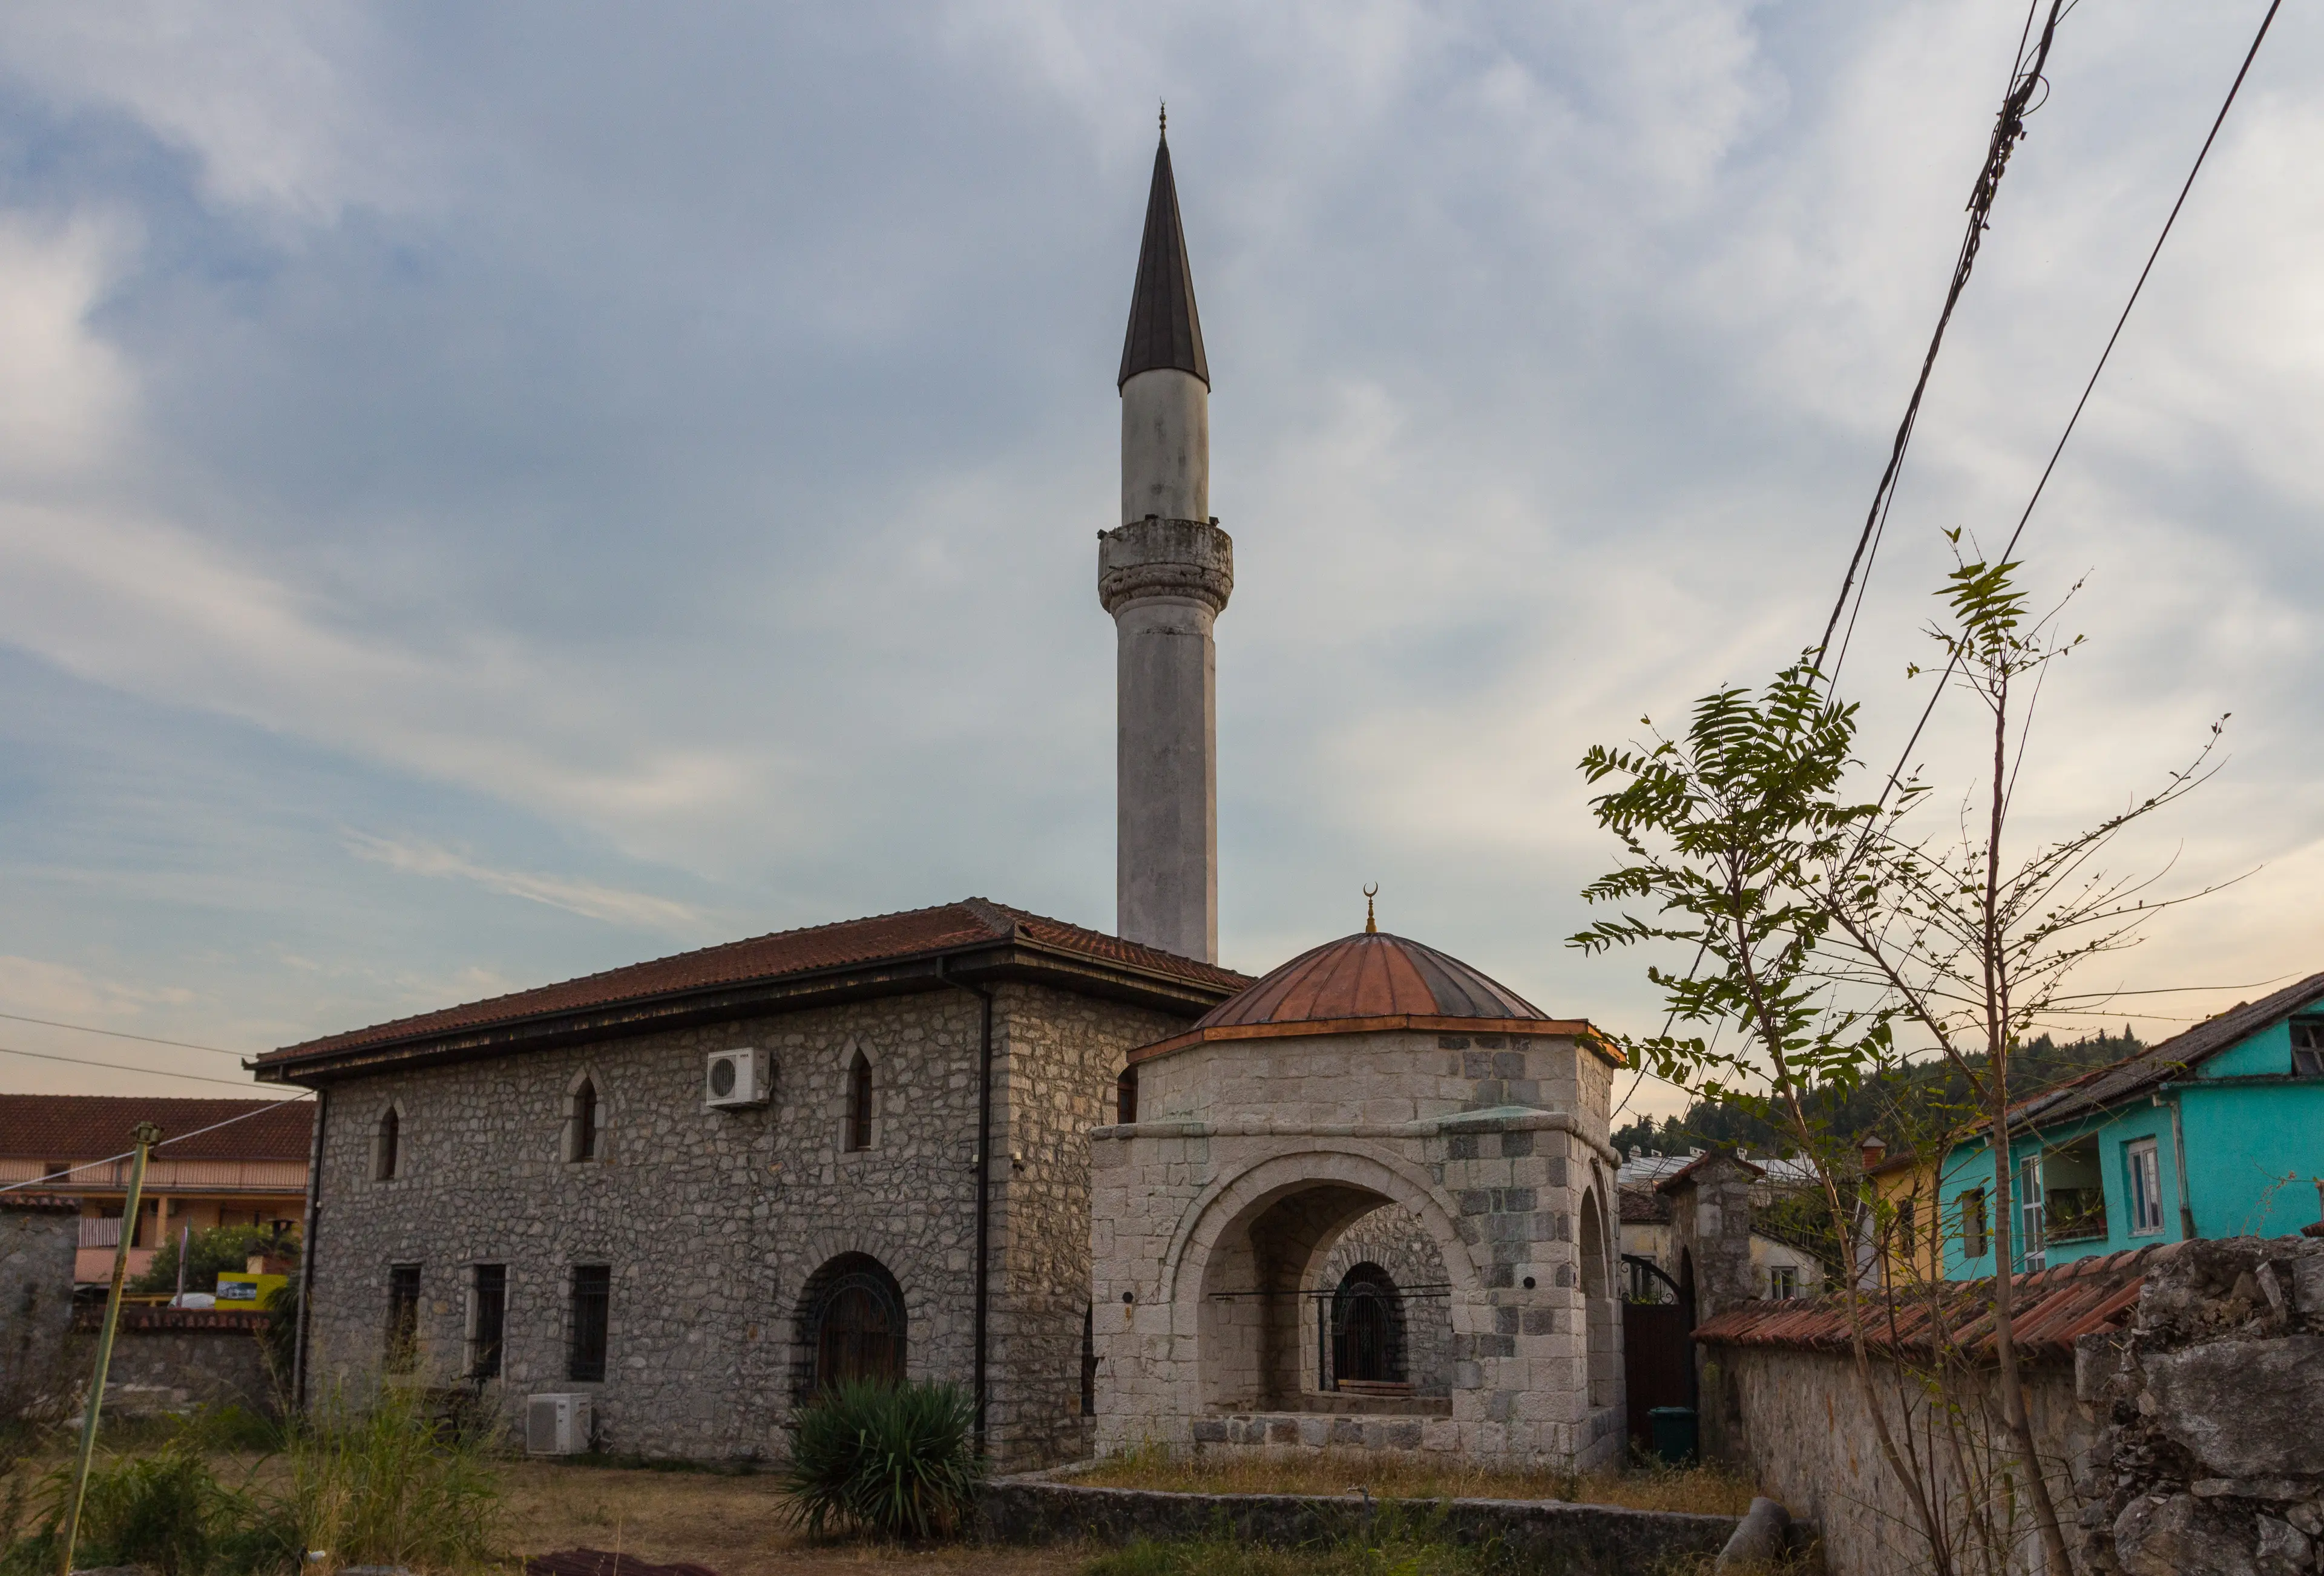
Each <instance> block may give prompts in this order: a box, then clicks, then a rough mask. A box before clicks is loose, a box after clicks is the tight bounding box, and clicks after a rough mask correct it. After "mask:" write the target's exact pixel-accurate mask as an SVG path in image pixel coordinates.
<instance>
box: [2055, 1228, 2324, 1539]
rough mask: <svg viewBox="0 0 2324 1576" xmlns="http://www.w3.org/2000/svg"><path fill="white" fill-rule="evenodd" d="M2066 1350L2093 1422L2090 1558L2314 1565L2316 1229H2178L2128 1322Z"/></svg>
mask: <svg viewBox="0 0 2324 1576" xmlns="http://www.w3.org/2000/svg"><path fill="white" fill-rule="evenodd" d="M2075 1357H2076V1366H2077V1369H2078V1370H2079V1372H2080V1394H2081V1397H2082V1399H2083V1401H2084V1402H2085V1404H2086V1405H2088V1407H2089V1410H2090V1411H2091V1412H2092V1413H2093V1414H2094V1415H2095V1416H2096V1418H2097V1420H2098V1423H2099V1424H2101V1425H2102V1426H2101V1433H2100V1434H2099V1437H2098V1442H2097V1448H2096V1452H2095V1454H2096V1470H2093V1471H2091V1472H2090V1473H2089V1474H2088V1475H2087V1476H2086V1477H2085V1478H2084V1479H2083V1481H2082V1487H2083V1488H2084V1490H2085V1496H2086V1499H2087V1502H2088V1508H2087V1509H2086V1510H2085V1511H2084V1513H2083V1515H2082V1517H2081V1521H2082V1526H2083V1529H2084V1534H2085V1539H2086V1541H2085V1543H2084V1545H2083V1548H2082V1551H2081V1554H2082V1559H2083V1561H2084V1562H2085V1564H2086V1566H2087V1568H2088V1569H2089V1570H2091V1571H2124V1572H2126V1573H2128V1576H2166V1573H2169V1576H2176V1573H2182V1572H2183V1573H2184V1576H2304V1573H2306V1572H2312V1571H2318V1570H2319V1569H2324V1558H2320V1557H2319V1555H2324V1240H2317V1239H2314V1238H2301V1237H2279V1238H2253V1237H2244V1238H2237V1239H2234V1240H2228V1241H2224V1242H2202V1241H2197V1242H2189V1243H2185V1244H2183V1245H2181V1247H2180V1248H2179V1249H2177V1251H2175V1252H2174V1253H2172V1255H2171V1256H2170V1257H2169V1258H2165V1259H2164V1260H2163V1262H2162V1263H2160V1264H2159V1265H2157V1266H2156V1267H2154V1268H2153V1269H2152V1270H2150V1271H2149V1272H2148V1275H2147V1277H2146V1285H2145V1287H2144V1290H2143V1291H2142V1292H2141V1294H2140V1296H2139V1302H2138V1308H2137V1312H2136V1313H2135V1316H2134V1317H2133V1319H2132V1321H2131V1323H2130V1326H2129V1328H2128V1329H2127V1330H2126V1331H2124V1332H2119V1333H2103V1334H2098V1335H2088V1336H2084V1337H2083V1338H2082V1340H2081V1341H2080V1342H2079V1343H2078V1344H2077V1348H2076V1351H2075Z"/></svg>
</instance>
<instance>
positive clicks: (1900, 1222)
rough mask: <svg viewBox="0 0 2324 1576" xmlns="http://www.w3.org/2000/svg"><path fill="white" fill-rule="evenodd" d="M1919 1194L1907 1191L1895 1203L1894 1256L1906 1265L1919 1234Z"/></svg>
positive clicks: (1911, 1258) (1911, 1259) (1910, 1261)
mask: <svg viewBox="0 0 2324 1576" xmlns="http://www.w3.org/2000/svg"><path fill="white" fill-rule="evenodd" d="M1920 1221H1921V1195H1920V1194H1919V1193H1918V1192H1914V1193H1908V1194H1905V1195H1904V1197H1903V1198H1902V1199H1900V1200H1898V1201H1897V1203H1896V1257H1897V1258H1901V1259H1903V1260H1904V1262H1905V1264H1906V1265H1908V1266H1909V1265H1910V1264H1911V1263H1912V1262H1913V1249H1914V1246H1915V1242H1916V1240H1917V1239H1918V1237H1919V1236H1920V1232H1919V1230H1918V1228H1919V1225H1920Z"/></svg>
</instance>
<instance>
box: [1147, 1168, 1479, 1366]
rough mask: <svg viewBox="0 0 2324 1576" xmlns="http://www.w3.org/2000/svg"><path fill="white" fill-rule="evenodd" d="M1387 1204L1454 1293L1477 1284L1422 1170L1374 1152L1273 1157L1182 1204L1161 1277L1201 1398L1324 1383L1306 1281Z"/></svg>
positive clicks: (1316, 1320)
mask: <svg viewBox="0 0 2324 1576" xmlns="http://www.w3.org/2000/svg"><path fill="white" fill-rule="evenodd" d="M1386 1204H1398V1205H1401V1206H1402V1207H1403V1208H1404V1209H1405V1210H1406V1211H1407V1212H1409V1213H1410V1214H1411V1215H1412V1217H1413V1218H1414V1219H1415V1220H1416V1221H1418V1222H1419V1223H1420V1225H1421V1226H1422V1228H1423V1230H1425V1231H1426V1233H1427V1234H1428V1236H1429V1238H1430V1239H1431V1240H1433V1241H1434V1244H1435V1246H1436V1248H1437V1251H1438V1253H1439V1255H1440V1257H1441V1258H1443V1262H1444V1264H1445V1266H1446V1270H1447V1278H1448V1280H1449V1281H1450V1282H1451V1283H1452V1288H1453V1291H1454V1295H1455V1296H1456V1298H1457V1296H1458V1295H1459V1294H1460V1293H1461V1292H1463V1291H1474V1290H1475V1289H1476V1288H1477V1287H1478V1285H1479V1276H1478V1274H1477V1270H1476V1267H1475V1265H1474V1263H1473V1262H1472V1261H1471V1257H1470V1254H1469V1252H1468V1249H1467V1247H1466V1245H1465V1244H1464V1243H1463V1241H1462V1238H1461V1234H1460V1231H1459V1230H1458V1229H1457V1228H1456V1227H1455V1226H1454V1224H1453V1221H1452V1215H1451V1213H1450V1212H1448V1211H1447V1210H1446V1209H1445V1208H1444V1207H1443V1204H1442V1203H1440V1202H1439V1201H1438V1199H1437V1197H1436V1196H1435V1191H1434V1188H1432V1187H1431V1186H1430V1184H1429V1181H1428V1178H1427V1175H1426V1174H1425V1172H1422V1171H1421V1170H1420V1169H1419V1168H1418V1167H1417V1166H1412V1165H1410V1164H1409V1163H1407V1162H1404V1161H1400V1160H1396V1159H1391V1158H1389V1157H1384V1156H1381V1155H1378V1154H1373V1153H1366V1152H1363V1151H1360V1150H1357V1149H1352V1148H1342V1147H1314V1148H1309V1149H1305V1150H1300V1151H1296V1152H1293V1153H1290V1154H1279V1155H1275V1156H1272V1157H1268V1158H1267V1159H1265V1160H1262V1161H1260V1162H1259V1163H1258V1164H1256V1165H1254V1166H1250V1167H1249V1168H1248V1169H1246V1170H1245V1171H1243V1172H1242V1173H1241V1174H1240V1175H1238V1176H1236V1177H1234V1178H1233V1179H1232V1180H1231V1181H1228V1182H1226V1183H1224V1184H1223V1185H1221V1186H1218V1187H1215V1188H1213V1189H1212V1190H1210V1193H1209V1196H1208V1198H1207V1200H1206V1202H1205V1203H1203V1204H1202V1205H1201V1206H1200V1207H1197V1208H1195V1209H1194V1210H1190V1211H1189V1220H1188V1222H1187V1224H1186V1225H1185V1227H1184V1228H1182V1230H1181V1231H1180V1233H1179V1236H1178V1240H1177V1241H1176V1243H1174V1244H1173V1252H1172V1253H1171V1255H1170V1262H1169V1264H1168V1266H1167V1281H1166V1284H1167V1286H1168V1287H1169V1294H1168V1295H1169V1299H1170V1301H1171V1302H1172V1304H1174V1305H1175V1306H1176V1307H1177V1308H1178V1310H1179V1318H1178V1325H1179V1327H1180V1328H1181V1329H1182V1330H1186V1331H1190V1332H1192V1333H1193V1334H1194V1336H1195V1346H1196V1350H1197V1353H1198V1356H1199V1370H1200V1389H1201V1394H1202V1399H1203V1405H1205V1406H1206V1407H1209V1408H1212V1409H1243V1408H1251V1407H1263V1406H1280V1405H1296V1403H1297V1399H1298V1397H1299V1396H1300V1395H1302V1394H1303V1393H1305V1392H1308V1391H1312V1390H1316V1389H1320V1388H1321V1387H1323V1385H1325V1384H1326V1383H1328V1382H1329V1379H1328V1373H1327V1371H1326V1370H1327V1369H1328V1360H1329V1359H1328V1351H1327V1350H1326V1348H1327V1346H1328V1339H1329V1337H1328V1331H1327V1329H1326V1327H1325V1326H1326V1322H1327V1320H1328V1318H1329V1309H1328V1304H1327V1303H1326V1301H1325V1299H1323V1298H1321V1297H1317V1296H1314V1295H1308V1294H1310V1293H1312V1292H1316V1291H1323V1290H1327V1289H1328V1288H1323V1287H1319V1286H1316V1285H1315V1284H1314V1282H1315V1280H1316V1277H1317V1272H1318V1271H1319V1270H1320V1269H1321V1267H1323V1264H1324V1263H1325V1262H1326V1261H1327V1259H1328V1258H1329V1255H1330V1253H1331V1251H1332V1249H1333V1247H1334V1246H1336V1244H1337V1242H1338V1240H1339V1239H1340V1238H1341V1237H1342V1235H1344V1234H1345V1233H1346V1231H1347V1230H1349V1228H1351V1226H1353V1225H1354V1224H1355V1223H1356V1222H1357V1221H1360V1220H1361V1219H1363V1218H1364V1217H1365V1216H1367V1215H1369V1214H1371V1213H1372V1212H1375V1211H1377V1210H1379V1208H1380V1207H1381V1206H1383V1205H1386Z"/></svg>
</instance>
